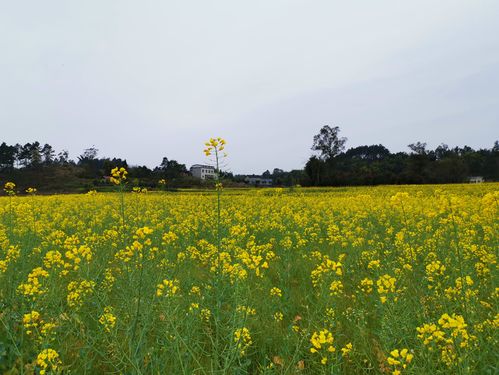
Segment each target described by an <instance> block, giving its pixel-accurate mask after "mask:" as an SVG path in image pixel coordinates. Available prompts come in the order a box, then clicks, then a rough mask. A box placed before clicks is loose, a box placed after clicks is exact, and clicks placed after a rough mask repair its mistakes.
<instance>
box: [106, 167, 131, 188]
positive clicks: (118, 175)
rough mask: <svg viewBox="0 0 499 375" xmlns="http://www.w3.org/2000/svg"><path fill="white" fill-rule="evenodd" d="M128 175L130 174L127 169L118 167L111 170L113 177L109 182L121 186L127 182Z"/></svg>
mask: <svg viewBox="0 0 499 375" xmlns="http://www.w3.org/2000/svg"><path fill="white" fill-rule="evenodd" d="M127 174H128V172H127V170H126V169H125V168H123V167H121V168H118V167H116V168H113V169H112V170H111V177H110V179H109V180H110V181H111V182H112V183H113V184H115V185H120V184H121V183H123V182H125V180H126V176H127Z"/></svg>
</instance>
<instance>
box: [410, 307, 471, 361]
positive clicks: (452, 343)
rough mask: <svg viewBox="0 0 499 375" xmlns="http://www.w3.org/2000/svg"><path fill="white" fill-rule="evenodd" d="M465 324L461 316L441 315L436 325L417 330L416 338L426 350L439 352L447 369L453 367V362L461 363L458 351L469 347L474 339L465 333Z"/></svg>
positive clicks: (428, 325)
mask: <svg viewBox="0 0 499 375" xmlns="http://www.w3.org/2000/svg"><path fill="white" fill-rule="evenodd" d="M466 328H467V324H466V323H465V321H464V318H463V317H462V316H461V315H456V314H452V315H449V314H443V315H442V316H441V317H440V319H439V320H438V325H437V324H434V323H431V324H424V325H423V326H421V327H418V328H417V331H418V333H419V334H418V338H419V339H420V340H422V341H423V344H424V345H426V346H427V347H428V350H430V351H434V350H439V351H440V357H441V359H442V361H443V362H444V363H445V364H446V365H447V366H449V367H452V366H453V365H455V364H456V363H455V361H456V360H458V361H461V359H462V358H461V357H458V350H462V349H464V348H467V347H468V346H469V342H470V341H472V340H474V339H476V338H475V337H474V336H473V335H470V334H469V333H468V331H467V329H466Z"/></svg>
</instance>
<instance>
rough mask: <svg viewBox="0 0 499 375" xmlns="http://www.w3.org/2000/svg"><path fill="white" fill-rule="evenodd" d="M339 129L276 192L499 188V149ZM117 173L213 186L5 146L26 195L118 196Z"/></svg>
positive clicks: (278, 174) (164, 167) (7, 163)
mask: <svg viewBox="0 0 499 375" xmlns="http://www.w3.org/2000/svg"><path fill="white" fill-rule="evenodd" d="M339 133H340V128H339V127H337V126H336V127H331V126H328V125H326V126H323V127H322V128H321V129H320V131H319V133H318V134H317V135H315V136H314V138H313V144H312V151H314V154H313V155H311V156H310V158H309V159H308V161H307V162H306V164H305V166H304V168H303V169H296V170H292V171H284V170H282V169H280V168H274V169H273V171H272V172H270V171H269V170H267V171H265V172H263V173H262V175H261V177H263V178H269V179H272V182H273V185H274V186H294V185H302V186H348V185H381V184H427V183H459V182H467V181H468V179H469V177H470V176H481V177H483V178H484V179H485V180H486V181H498V180H499V142H498V141H495V143H494V144H493V146H492V147H491V148H490V149H479V150H474V149H472V148H471V147H468V146H464V147H449V146H447V145H445V144H441V145H440V146H438V147H437V148H435V149H434V150H431V149H428V148H427V145H426V143H424V142H416V143H412V144H410V145H408V152H397V153H392V152H390V151H389V150H388V149H387V148H386V147H385V146H383V145H381V144H379V145H365V146H358V147H352V148H349V149H346V142H347V139H346V138H344V137H340V136H339ZM114 167H125V168H126V169H127V170H128V173H129V174H128V178H129V181H130V184H129V185H130V186H142V187H149V188H156V187H158V181H159V180H161V179H165V180H167V181H168V184H167V186H168V187H169V188H178V187H195V186H206V185H207V184H209V183H207V182H204V181H201V180H199V179H196V178H194V177H192V176H191V175H190V173H189V171H188V170H187V168H186V166H185V164H182V163H180V162H178V161H176V160H174V159H168V158H167V157H164V158H163V159H162V160H161V163H160V164H159V165H158V166H156V167H154V168H152V169H151V168H148V167H147V166H145V165H144V166H135V165H129V164H128V163H127V160H126V159H121V158H116V157H113V158H108V157H99V150H98V149H97V148H95V147H90V148H88V149H86V150H84V151H83V153H82V154H81V155H79V156H78V157H77V160H71V159H70V158H69V153H68V151H66V150H62V151H60V152H58V153H56V151H55V150H54V148H53V147H52V146H51V145H49V144H43V145H42V144H40V143H39V142H31V143H26V144H24V145H21V144H16V145H8V144H7V143H6V142H3V143H1V144H0V181H4V182H5V181H15V182H16V184H17V185H18V186H19V188H20V189H24V188H27V187H31V186H32V187H36V188H37V189H38V190H39V191H41V192H84V191H88V190H91V189H98V190H106V189H109V190H110V189H111V184H110V183H109V182H108V181H107V179H106V176H109V174H110V171H111V169H112V168H114ZM222 178H223V180H224V185H226V186H231V185H232V186H244V185H245V178H246V175H241V174H238V175H233V174H232V173H230V172H222Z"/></svg>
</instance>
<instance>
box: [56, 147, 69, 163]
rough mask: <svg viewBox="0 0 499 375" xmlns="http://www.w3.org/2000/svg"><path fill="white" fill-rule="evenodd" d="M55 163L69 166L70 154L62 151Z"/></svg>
mask: <svg viewBox="0 0 499 375" xmlns="http://www.w3.org/2000/svg"><path fill="white" fill-rule="evenodd" d="M55 162H56V163H57V164H60V165H65V164H69V162H70V161H69V152H68V151H67V150H62V151H61V152H59V153H58V154H57V158H56V159H55Z"/></svg>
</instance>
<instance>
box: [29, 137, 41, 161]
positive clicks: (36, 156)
mask: <svg viewBox="0 0 499 375" xmlns="http://www.w3.org/2000/svg"><path fill="white" fill-rule="evenodd" d="M29 153H30V158H31V166H33V167H38V166H39V165H40V164H41V163H42V153H41V148H40V142H33V143H32V144H31V147H30V149H29Z"/></svg>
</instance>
